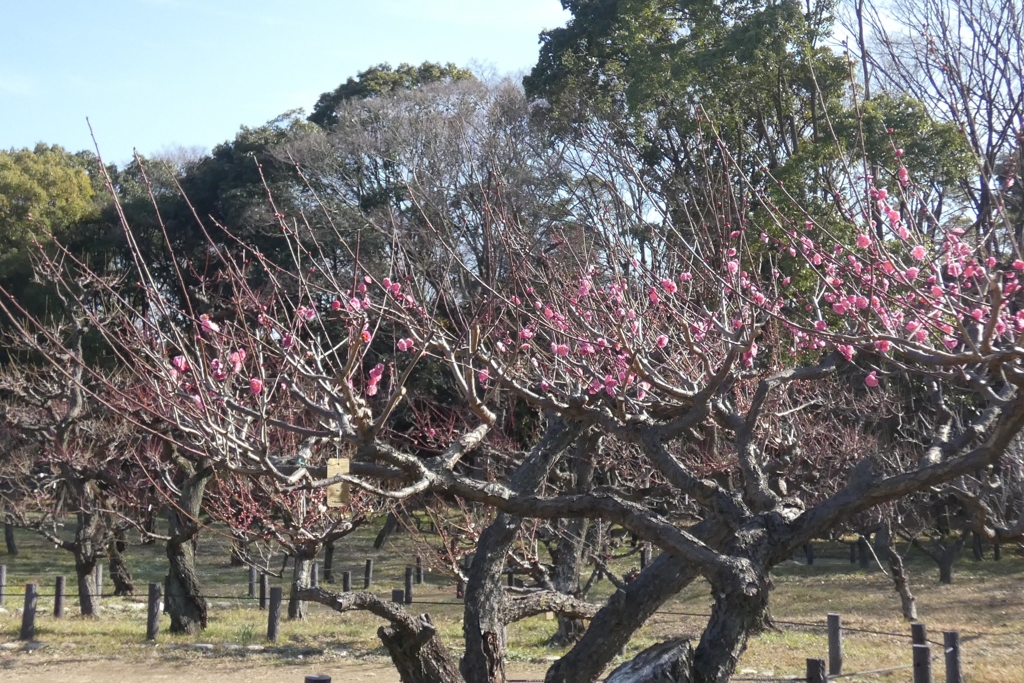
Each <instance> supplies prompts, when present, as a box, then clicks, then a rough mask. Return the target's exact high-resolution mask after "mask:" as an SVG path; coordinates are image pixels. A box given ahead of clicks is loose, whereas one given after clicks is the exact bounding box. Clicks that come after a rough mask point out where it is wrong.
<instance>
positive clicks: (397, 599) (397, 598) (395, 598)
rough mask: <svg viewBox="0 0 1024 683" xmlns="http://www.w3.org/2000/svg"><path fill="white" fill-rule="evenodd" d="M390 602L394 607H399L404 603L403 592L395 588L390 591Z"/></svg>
mask: <svg viewBox="0 0 1024 683" xmlns="http://www.w3.org/2000/svg"><path fill="white" fill-rule="evenodd" d="M391 602H393V603H395V604H396V605H401V604H402V603H403V602H405V591H404V590H402V589H401V588H395V589H394V590H392V591H391Z"/></svg>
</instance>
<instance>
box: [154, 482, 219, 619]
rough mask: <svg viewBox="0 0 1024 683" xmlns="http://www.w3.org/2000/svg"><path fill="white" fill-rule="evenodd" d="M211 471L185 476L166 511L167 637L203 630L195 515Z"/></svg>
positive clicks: (197, 529)
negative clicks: (168, 532)
mask: <svg viewBox="0 0 1024 683" xmlns="http://www.w3.org/2000/svg"><path fill="white" fill-rule="evenodd" d="M212 477H213V469H212V468H210V467H200V468H199V471H198V472H195V473H193V472H189V477H188V479H187V480H186V481H185V483H184V484H182V486H181V493H180V495H179V496H178V504H177V506H176V507H172V508H171V510H170V511H169V520H168V521H169V523H170V535H171V538H170V540H168V541H167V559H168V560H169V561H170V572H169V573H168V576H167V595H166V596H165V598H164V599H165V601H166V604H167V612H168V614H170V616H171V633H188V634H191V635H196V634H198V633H199V632H200V631H202V630H203V629H205V628H206V625H207V620H208V615H207V611H206V599H205V598H204V597H203V591H202V588H201V587H200V585H199V576H198V575H197V573H196V535H197V534H198V533H199V522H198V520H199V511H200V509H201V507H202V503H203V494H204V493H205V491H206V484H207V483H208V482H209V481H210V479H211V478H212Z"/></svg>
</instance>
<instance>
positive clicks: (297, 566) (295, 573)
mask: <svg viewBox="0 0 1024 683" xmlns="http://www.w3.org/2000/svg"><path fill="white" fill-rule="evenodd" d="M319 552H320V548H319V547H318V546H317V547H312V548H310V547H305V546H299V547H298V548H296V553H295V563H294V567H293V569H292V587H291V590H290V591H289V593H288V618H289V619H300V620H304V619H305V618H306V603H305V602H304V601H303V600H300V599H299V591H300V590H301V589H303V588H308V587H309V582H310V572H311V571H312V567H313V560H314V559H315V558H316V556H317V554H318V553H319Z"/></svg>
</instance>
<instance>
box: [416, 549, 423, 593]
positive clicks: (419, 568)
mask: <svg viewBox="0 0 1024 683" xmlns="http://www.w3.org/2000/svg"><path fill="white" fill-rule="evenodd" d="M422 583H423V558H422V557H420V556H419V555H417V556H416V585H417V586H418V585H420V584H422Z"/></svg>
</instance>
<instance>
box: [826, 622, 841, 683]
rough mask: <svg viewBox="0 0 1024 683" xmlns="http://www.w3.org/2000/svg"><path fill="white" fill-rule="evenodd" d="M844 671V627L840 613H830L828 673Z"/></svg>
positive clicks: (835, 673) (833, 673)
mask: <svg viewBox="0 0 1024 683" xmlns="http://www.w3.org/2000/svg"><path fill="white" fill-rule="evenodd" d="M841 673H843V628H842V620H841V619H840V617H839V615H838V614H829V615H828V675H829V676H838V675H839V674H841Z"/></svg>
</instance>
